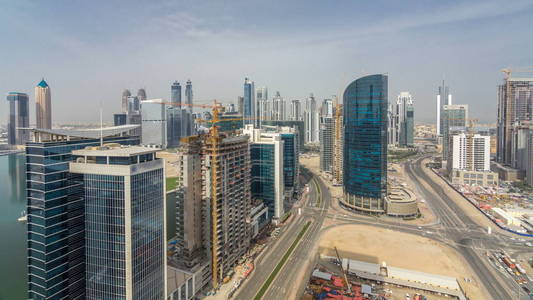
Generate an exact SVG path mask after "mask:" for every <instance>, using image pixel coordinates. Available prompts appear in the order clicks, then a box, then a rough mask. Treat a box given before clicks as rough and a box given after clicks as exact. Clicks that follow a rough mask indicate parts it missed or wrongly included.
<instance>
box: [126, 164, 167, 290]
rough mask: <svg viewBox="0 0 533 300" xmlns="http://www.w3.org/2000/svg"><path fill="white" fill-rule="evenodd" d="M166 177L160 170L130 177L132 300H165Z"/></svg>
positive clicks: (161, 169)
mask: <svg viewBox="0 0 533 300" xmlns="http://www.w3.org/2000/svg"><path fill="white" fill-rule="evenodd" d="M161 166H162V165H161ZM164 176H165V175H164V173H163V168H162V167H161V168H159V169H156V170H151V171H148V172H144V173H140V174H136V175H133V176H132V177H131V226H132V228H131V233H132V236H131V240H132V245H131V247H132V259H133V261H132V266H133V270H132V273H133V299H151V300H165V292H166V291H165V280H166V278H165V268H166V257H165V249H164V246H165V244H166V240H165V239H166V237H165V207H164V206H165V201H164V199H165V195H164V190H165V188H164V180H165V178H164Z"/></svg>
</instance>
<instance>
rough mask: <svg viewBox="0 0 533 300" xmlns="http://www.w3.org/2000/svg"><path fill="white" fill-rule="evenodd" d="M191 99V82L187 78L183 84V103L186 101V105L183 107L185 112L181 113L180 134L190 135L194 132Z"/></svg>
mask: <svg viewBox="0 0 533 300" xmlns="http://www.w3.org/2000/svg"><path fill="white" fill-rule="evenodd" d="M192 100H193V93H192V82H191V80H190V79H189V80H187V84H186V85H185V101H186V102H185V103H187V104H188V105H187V107H186V108H185V112H186V113H185V114H184V115H183V125H182V128H183V130H184V131H183V134H182V136H190V135H193V134H194V133H195V130H194V120H193V115H192V114H193V110H192Z"/></svg>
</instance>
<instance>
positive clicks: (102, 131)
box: [100, 101, 104, 147]
mask: <svg viewBox="0 0 533 300" xmlns="http://www.w3.org/2000/svg"><path fill="white" fill-rule="evenodd" d="M103 146H104V121H103V118H102V102H101V101H100V147H103Z"/></svg>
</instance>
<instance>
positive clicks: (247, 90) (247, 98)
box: [243, 78, 255, 124]
mask: <svg viewBox="0 0 533 300" xmlns="http://www.w3.org/2000/svg"><path fill="white" fill-rule="evenodd" d="M243 105H244V115H243V117H244V119H245V120H244V124H254V120H251V119H252V118H255V88H254V83H253V81H250V80H248V78H246V80H245V81H244V101H243Z"/></svg>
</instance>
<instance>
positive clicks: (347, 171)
mask: <svg viewBox="0 0 533 300" xmlns="http://www.w3.org/2000/svg"><path fill="white" fill-rule="evenodd" d="M387 81H388V78H387V75H381V74H378V75H369V76H365V77H362V78H359V79H357V80H355V81H353V82H352V83H350V84H349V85H348V87H347V88H346V90H345V91H344V96H343V103H344V107H343V110H344V151H343V152H344V154H343V164H344V170H343V184H344V204H345V205H346V206H348V207H350V208H352V209H355V210H359V211H363V212H367V213H384V212H385V196H386V192H387V106H388V103H387V90H388V83H387Z"/></svg>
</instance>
